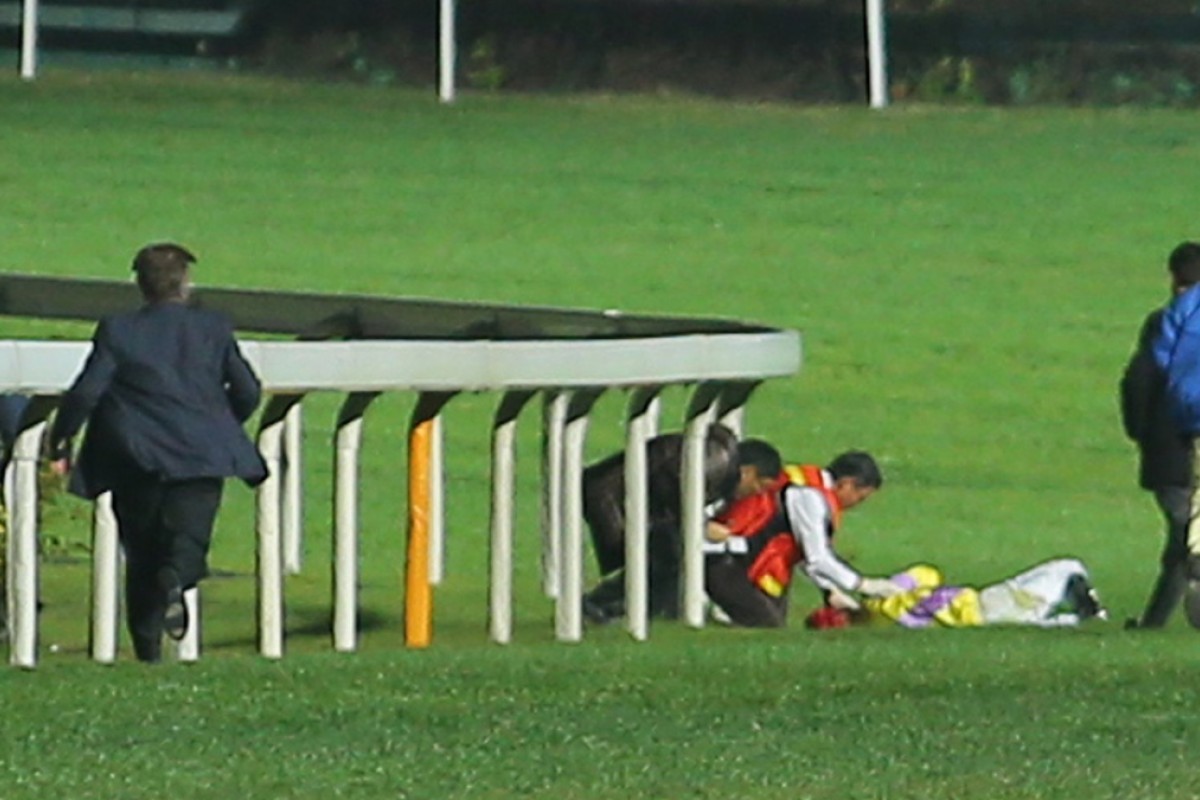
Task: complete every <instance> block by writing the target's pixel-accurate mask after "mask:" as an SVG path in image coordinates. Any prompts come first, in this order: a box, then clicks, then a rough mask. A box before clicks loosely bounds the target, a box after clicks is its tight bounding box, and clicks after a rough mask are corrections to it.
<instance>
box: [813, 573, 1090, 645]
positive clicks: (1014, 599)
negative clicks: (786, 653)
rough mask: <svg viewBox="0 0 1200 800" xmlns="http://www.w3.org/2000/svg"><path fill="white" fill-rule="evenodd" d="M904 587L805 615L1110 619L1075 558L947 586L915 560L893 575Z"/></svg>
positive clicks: (941, 622)
mask: <svg viewBox="0 0 1200 800" xmlns="http://www.w3.org/2000/svg"><path fill="white" fill-rule="evenodd" d="M891 580H892V582H893V583H896V584H898V585H900V586H902V587H903V588H904V589H905V591H903V592H901V593H900V594H895V595H892V596H890V597H875V598H866V599H863V600H861V601H858V600H855V599H853V598H851V597H849V596H848V595H844V594H835V595H833V596H832V597H831V598H830V604H829V605H827V606H825V607H823V608H819V609H817V610H816V611H814V612H812V613H811V614H809V616H808V618H807V619H806V620H805V624H806V625H807V626H808V627H809V628H840V627H845V626H847V625H850V624H861V623H870V622H885V623H895V624H898V625H901V626H903V627H905V628H928V627H946V628H970V627H979V626H983V625H1034V626H1038V627H1046V628H1051V627H1071V626H1075V625H1078V624H1079V623H1081V622H1084V621H1085V620H1088V619H1108V612H1107V611H1106V610H1105V609H1104V607H1103V606H1102V605H1101V603H1100V598H1099V596H1098V595H1097V594H1096V590H1095V589H1094V588H1093V587H1092V584H1091V579H1090V576H1089V575H1088V571H1087V567H1086V566H1084V564H1083V562H1082V561H1080V560H1079V559H1075V558H1055V559H1051V560H1049V561H1043V562H1042V563H1040V564H1037V565H1036V566H1033V567H1031V568H1029V569H1027V570H1025V571H1024V572H1021V573H1020V574H1018V575H1014V576H1013V577H1011V578H1008V579H1006V580H1003V581H1000V582H999V583H993V584H991V585H989V586H984V587H983V588H978V589H977V588H974V587H971V586H947V585H946V584H945V582H944V579H943V577H942V573H941V571H940V570H938V569H937V567H933V566H930V565H928V564H917V565H915V566H912V567H909V568H908V569H906V570H904V571H903V572H901V573H900V574H898V575H895V576H893V577H892V578H891Z"/></svg>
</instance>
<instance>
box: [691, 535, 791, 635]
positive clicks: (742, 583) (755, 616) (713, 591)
mask: <svg viewBox="0 0 1200 800" xmlns="http://www.w3.org/2000/svg"><path fill="white" fill-rule="evenodd" d="M750 563H751V562H750V559H749V558H748V557H746V556H744V555H735V554H732V553H721V554H719V555H710V556H707V557H706V558H705V559H704V590H705V591H706V592H708V599H710V600H712V601H713V602H714V603H716V605H717V606H718V607H719V608H720V609H721V610H722V611H724V612H725V613H726V615H728V616H729V620H730V622H732V623H733V624H734V625H740V626H743V627H747V628H782V627H783V626H784V625H785V624H787V610H788V599H787V594H786V593H785V594H783V595H782V596H780V597H772V596H771V595H769V594H767V593H766V592H764V591H762V590H761V589H759V588H758V587H757V586H755V585H754V584H753V583H751V582H750V578H749V577H748V576H747V574H746V573H747V572H748V571H749V570H750Z"/></svg>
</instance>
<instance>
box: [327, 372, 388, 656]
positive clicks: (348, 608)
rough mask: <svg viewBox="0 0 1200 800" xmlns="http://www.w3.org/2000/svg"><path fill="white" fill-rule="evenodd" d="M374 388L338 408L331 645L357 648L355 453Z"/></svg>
mask: <svg viewBox="0 0 1200 800" xmlns="http://www.w3.org/2000/svg"><path fill="white" fill-rule="evenodd" d="M378 396H379V395H378V393H375V392H358V393H354V394H351V395H350V396H349V397H347V398H346V400H345V401H344V402H343V403H342V407H341V410H340V411H339V412H338V418H337V433H336V434H335V435H334V448H333V450H334V452H333V649H334V650H336V651H338V652H339V653H353V652H354V651H355V650H357V649H358V457H359V452H360V450H361V448H362V425H363V415H364V414H365V413H366V410H367V406H368V405H370V404H371V401H372V400H374V399H375V398H376V397H378Z"/></svg>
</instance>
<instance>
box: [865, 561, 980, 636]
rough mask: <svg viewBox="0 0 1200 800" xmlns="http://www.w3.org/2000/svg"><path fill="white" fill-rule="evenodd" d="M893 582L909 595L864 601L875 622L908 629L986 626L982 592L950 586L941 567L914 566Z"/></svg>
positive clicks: (896, 576)
mask: <svg viewBox="0 0 1200 800" xmlns="http://www.w3.org/2000/svg"><path fill="white" fill-rule="evenodd" d="M891 580H892V582H893V583H896V584H898V585H900V586H901V587H903V588H904V590H905V591H903V592H901V593H900V594H894V595H892V596H891V597H873V598H870V599H868V600H866V601H864V602H863V607H864V608H866V610H867V611H868V612H870V614H871V617H872V619H873V620H878V621H890V622H895V623H898V624H900V625H903V626H904V627H906V628H927V627H929V626H931V625H940V626H944V627H948V628H970V627H975V626H978V625H982V624H983V614H982V613H981V611H980V605H979V592H978V591H976V590H975V589H972V588H971V587H969V586H946V585H945V584H944V579H943V578H942V573H941V570H939V569H938V568H937V567H934V566H931V565H929V564H914V565H913V566H911V567H909V568H908V569H906V570H904V571H903V572H901V573H900V574H898V575H893V576H892V578H891Z"/></svg>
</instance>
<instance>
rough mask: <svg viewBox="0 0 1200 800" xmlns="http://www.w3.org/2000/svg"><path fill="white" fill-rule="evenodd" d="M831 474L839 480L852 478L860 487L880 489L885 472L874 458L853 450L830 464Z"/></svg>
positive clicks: (828, 468) (828, 467)
mask: <svg viewBox="0 0 1200 800" xmlns="http://www.w3.org/2000/svg"><path fill="white" fill-rule="evenodd" d="M825 469H827V470H829V474H830V475H832V476H833V479H834V480H835V481H836V480H837V479H838V478H850V479H851V480H853V481H854V482H855V483H857V484H858V485H859V486H863V487H870V488H872V489H878V488H879V487H881V486H883V472H882V471H880V469H879V464H878V463H876V461H875V459H874V457H872V456H871V454H870V453H865V452H863V451H862V450H851V451H849V452H847V453H842V454H841V455H840V456H838V457H837V458H835V459H834V460H833V461H831V462H829V466H827V467H826V468H825Z"/></svg>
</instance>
